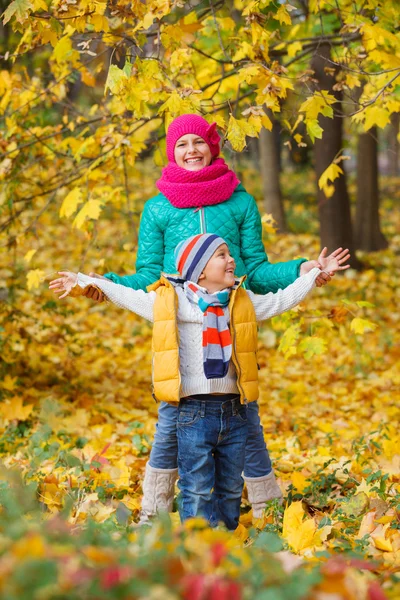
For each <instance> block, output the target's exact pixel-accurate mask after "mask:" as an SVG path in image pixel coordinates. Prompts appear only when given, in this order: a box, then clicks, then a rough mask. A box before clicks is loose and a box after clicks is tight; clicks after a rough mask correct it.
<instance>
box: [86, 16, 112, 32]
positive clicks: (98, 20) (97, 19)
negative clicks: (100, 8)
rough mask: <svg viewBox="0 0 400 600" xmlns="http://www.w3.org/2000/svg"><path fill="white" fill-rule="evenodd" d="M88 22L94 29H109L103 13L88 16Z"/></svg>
mask: <svg viewBox="0 0 400 600" xmlns="http://www.w3.org/2000/svg"><path fill="white" fill-rule="evenodd" d="M90 22H91V23H92V25H93V28H94V30H95V31H102V32H103V31H105V32H107V31H109V30H110V27H109V25H108V19H107V17H104V16H103V15H97V14H96V15H92V16H91V18H90Z"/></svg>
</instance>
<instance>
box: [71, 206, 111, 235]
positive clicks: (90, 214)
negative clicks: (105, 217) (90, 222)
mask: <svg viewBox="0 0 400 600" xmlns="http://www.w3.org/2000/svg"><path fill="white" fill-rule="evenodd" d="M103 204H104V200H95V199H91V200H88V201H87V202H86V203H85V204H84V205H83V206H82V208H81V210H80V211H79V212H78V214H77V215H76V217H75V219H74V220H73V223H72V226H73V227H76V228H77V229H82V227H83V224H84V222H85V221H86V219H98V218H99V216H100V213H101V209H102V207H103Z"/></svg>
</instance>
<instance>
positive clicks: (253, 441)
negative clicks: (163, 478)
mask: <svg viewBox="0 0 400 600" xmlns="http://www.w3.org/2000/svg"><path fill="white" fill-rule="evenodd" d="M216 397H217V396H216ZM177 419H178V406H177V405H174V404H168V402H160V405H159V408H158V423H157V426H156V434H155V436H154V441H153V447H152V449H151V453H150V465H151V466H152V467H154V468H155V469H176V468H177V466H178V443H177V438H176V423H177ZM247 426H248V438H247V444H246V453H245V462H244V476H245V477H263V476H265V475H268V474H269V473H271V471H272V465H271V459H270V457H269V454H268V450H267V447H266V445H265V441H264V434H263V429H262V426H261V423H260V416H259V414H258V403H257V402H249V404H248V405H247Z"/></svg>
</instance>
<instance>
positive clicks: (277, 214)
mask: <svg viewBox="0 0 400 600" xmlns="http://www.w3.org/2000/svg"><path fill="white" fill-rule="evenodd" d="M271 120H272V118H271ZM272 121H273V123H274V127H273V129H272V131H267V130H266V129H262V130H261V132H260V137H259V141H258V144H259V152H260V170H261V179H262V184H263V198H264V210H265V211H266V212H267V213H269V214H271V215H272V216H273V217H274V219H275V221H276V223H277V225H278V229H279V231H280V232H283V231H286V230H287V228H286V218H285V211H284V208H283V199H282V192H281V185H280V181H279V175H280V170H281V169H280V152H279V137H278V138H277V136H279V132H278V131H277V127H278V124H277V122H276V121H274V120H272Z"/></svg>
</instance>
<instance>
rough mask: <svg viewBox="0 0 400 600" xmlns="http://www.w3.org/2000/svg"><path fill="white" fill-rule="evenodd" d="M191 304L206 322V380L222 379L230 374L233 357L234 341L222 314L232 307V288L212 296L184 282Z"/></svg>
mask: <svg viewBox="0 0 400 600" xmlns="http://www.w3.org/2000/svg"><path fill="white" fill-rule="evenodd" d="M183 289H184V291H185V293H186V296H187V298H188V300H189V301H190V302H192V303H194V304H197V305H198V307H199V308H200V310H201V311H202V313H203V315H204V319H203V366H204V375H205V376H206V378H207V379H220V378H222V377H225V375H226V374H227V373H228V369H229V362H230V359H231V356H232V339H231V333H230V331H229V327H228V323H227V320H226V317H225V314H224V311H223V307H224V306H228V304H229V296H230V292H231V289H232V288H229V289H225V290H221V291H220V292H215V293H214V294H209V293H208V292H207V291H205V290H204V288H201V287H199V286H198V285H197V284H196V283H193V281H185V283H184V285H183Z"/></svg>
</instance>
